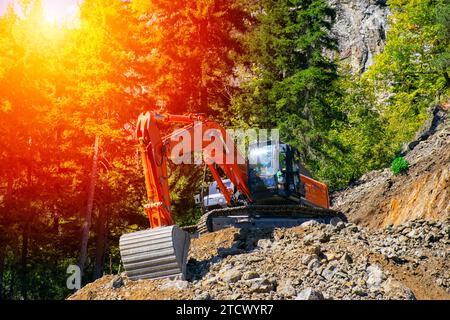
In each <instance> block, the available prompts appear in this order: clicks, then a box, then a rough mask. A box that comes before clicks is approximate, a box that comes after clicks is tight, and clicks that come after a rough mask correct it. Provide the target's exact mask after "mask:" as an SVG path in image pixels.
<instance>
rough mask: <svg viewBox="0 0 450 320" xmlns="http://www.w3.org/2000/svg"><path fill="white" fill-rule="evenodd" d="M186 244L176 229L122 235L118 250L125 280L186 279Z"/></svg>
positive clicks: (187, 240) (186, 237) (187, 238)
mask: <svg viewBox="0 0 450 320" xmlns="http://www.w3.org/2000/svg"><path fill="white" fill-rule="evenodd" d="M189 243H190V236H189V233H187V232H186V231H183V230H181V229H180V228H178V227H177V226H168V227H159V228H155V229H147V230H143V231H138V232H133V233H128V234H124V235H122V236H121V237H120V241H119V248H120V255H121V257H122V263H123V266H124V268H125V271H126V273H127V276H128V278H129V279H131V280H138V279H161V278H181V279H183V280H184V279H186V264H187V255H188V251H189Z"/></svg>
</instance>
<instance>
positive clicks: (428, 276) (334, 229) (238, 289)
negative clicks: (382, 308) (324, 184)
mask: <svg viewBox="0 0 450 320" xmlns="http://www.w3.org/2000/svg"><path fill="white" fill-rule="evenodd" d="M449 233H450V225H449V221H444V222H442V221H425V220H414V221H410V222H408V223H406V224H403V225H400V226H398V227H389V228H386V229H383V230H379V231H370V230H369V229H366V228H363V227H359V226H357V225H355V224H353V223H347V224H345V223H342V222H340V223H338V224H337V225H336V226H333V225H325V224H318V223H316V222H312V221H311V222H307V223H305V224H304V225H302V226H299V227H295V228H290V229H275V230H248V229H240V230H238V229H231V228H230V229H226V230H221V231H218V232H214V233H210V234H206V235H204V236H201V237H200V238H198V239H193V241H192V245H191V250H190V259H189V263H188V271H189V272H188V281H181V280H167V279H166V280H140V281H130V280H128V279H127V278H126V276H125V275H124V274H122V275H121V276H105V277H103V278H101V279H99V280H97V281H95V282H93V283H91V284H89V285H87V286H85V287H84V288H82V289H81V290H79V291H78V292H76V293H75V294H74V295H72V296H71V297H69V299H415V298H418V299H450V274H449V272H448V270H449V268H450V259H448V258H449V253H450V252H449V251H448V247H449V244H450V241H449Z"/></svg>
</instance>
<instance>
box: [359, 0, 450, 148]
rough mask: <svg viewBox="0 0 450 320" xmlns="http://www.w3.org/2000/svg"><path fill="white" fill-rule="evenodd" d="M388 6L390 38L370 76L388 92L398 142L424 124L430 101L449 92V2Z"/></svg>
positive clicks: (418, 0) (400, 0)
mask: <svg viewBox="0 0 450 320" xmlns="http://www.w3.org/2000/svg"><path fill="white" fill-rule="evenodd" d="M389 8H390V10H391V11H392V16H391V17H390V28H389V31H388V33H387V43H386V46H385V48H384V52H383V53H381V54H380V55H378V56H377V57H376V58H375V64H374V65H373V66H371V68H370V69H369V72H368V75H367V76H368V77H369V78H371V79H372V80H373V81H375V82H376V86H377V88H378V92H379V95H380V96H384V97H385V99H384V100H385V109H386V110H385V111H384V114H385V116H386V117H387V118H388V120H389V128H390V130H391V131H392V132H395V139H396V141H397V147H398V146H399V145H400V144H401V143H403V142H405V141H407V140H408V139H411V138H412V136H413V135H414V133H415V132H416V131H417V130H418V129H419V128H420V127H421V126H422V124H423V122H424V121H425V119H426V118H427V111H428V110H429V109H430V107H431V106H432V105H435V104H437V103H439V101H440V100H445V99H447V98H448V96H449V93H450V91H449V90H450V82H449V80H448V79H449V76H448V68H449V65H450V41H449V39H450V37H449V34H450V31H449V30H450V4H449V3H448V1H446V0H438V1H431V0H415V1H405V0H391V1H389Z"/></svg>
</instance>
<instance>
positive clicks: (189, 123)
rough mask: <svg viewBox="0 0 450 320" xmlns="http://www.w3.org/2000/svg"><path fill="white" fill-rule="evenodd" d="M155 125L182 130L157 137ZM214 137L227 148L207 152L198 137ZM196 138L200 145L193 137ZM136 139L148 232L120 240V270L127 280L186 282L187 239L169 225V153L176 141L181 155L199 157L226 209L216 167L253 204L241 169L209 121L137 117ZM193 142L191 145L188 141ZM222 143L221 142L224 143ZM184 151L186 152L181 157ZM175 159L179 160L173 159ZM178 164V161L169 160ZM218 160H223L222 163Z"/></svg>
mask: <svg viewBox="0 0 450 320" xmlns="http://www.w3.org/2000/svg"><path fill="white" fill-rule="evenodd" d="M158 124H183V125H184V126H183V127H182V128H180V129H178V130H176V131H174V132H173V133H172V134H170V135H167V136H164V137H163V136H162V135H161V131H160V129H159V126H158ZM208 130H209V131H210V132H212V133H216V134H217V135H216V137H222V139H225V140H226V141H225V142H228V143H229V145H228V148H227V146H226V144H223V146H224V148H223V150H214V151H213V150H209V149H208V148H207V146H208V145H209V143H210V141H205V140H204V139H203V132H204V131H208ZM198 133H200V139H198V140H200V141H196V139H195V136H196V135H198ZM136 136H137V140H138V143H139V150H140V155H141V160H142V166H143V169H144V177H145V184H146V190H147V198H148V200H149V202H148V203H147V204H146V205H145V212H146V214H147V216H148V219H149V221H150V229H149V230H145V231H139V232H134V233H129V234H125V235H123V236H122V237H121V238H120V243H119V247H120V252H121V256H122V262H123V264H124V267H125V270H126V271H127V274H128V276H129V277H130V278H131V279H145V278H161V277H176V276H179V277H181V278H185V276H186V268H185V265H186V259H187V253H188V250H189V234H188V233H187V232H185V231H183V230H181V229H180V228H178V227H176V226H174V225H173V219H172V212H171V202H170V194H169V182H168V172H167V161H168V160H169V159H172V158H173V157H172V154H173V152H172V151H173V148H175V147H176V146H178V145H179V144H180V137H181V138H183V139H186V137H190V139H188V140H189V141H183V142H184V143H185V144H184V146H186V149H188V150H184V149H183V152H185V153H188V154H192V153H195V152H198V153H201V154H202V158H203V160H204V162H206V163H207V165H208V168H209V169H210V170H211V173H212V175H213V177H214V179H215V180H216V182H217V184H218V186H219V188H220V191H221V192H222V194H223V195H224V197H225V199H226V201H227V203H228V204H229V205H230V206H231V205H232V196H233V192H231V191H230V190H228V189H227V188H226V186H225V185H224V184H223V182H222V179H221V177H220V174H219V172H218V171H217V168H216V166H217V167H220V168H221V169H222V171H223V172H224V173H225V174H226V175H227V176H228V177H229V179H230V180H231V181H232V182H233V184H234V185H235V186H236V188H237V189H238V190H239V192H240V193H241V194H243V195H244V196H245V197H246V198H247V199H248V201H249V202H251V201H252V197H251V194H250V190H249V189H248V187H247V180H246V175H245V171H243V170H242V169H241V168H240V167H239V165H238V164H239V163H245V161H244V159H243V158H242V156H241V155H240V153H239V152H238V150H237V148H236V146H235V145H234V143H233V142H232V141H231V140H230V138H229V137H228V135H227V132H226V130H225V129H224V128H223V127H222V126H220V125H219V124H218V123H217V122H215V121H211V120H208V119H206V118H204V117H203V116H202V115H196V114H191V115H172V114H158V113H155V112H146V113H142V114H141V115H140V116H139V118H138V121H137V126H136ZM193 137H194V139H192V138H193ZM224 137H225V138H224ZM186 151H187V152H186ZM218 151H221V154H222V155H223V157H226V156H227V155H228V154H229V153H230V152H232V155H233V157H234V161H232V162H231V163H227V161H217V159H218V158H219V159H220V157H218V155H217V154H216V153H220V152H218ZM177 156H179V155H178V154H176V155H175V157H177ZM172 160H179V159H172ZM222 160H224V159H223V158H222Z"/></svg>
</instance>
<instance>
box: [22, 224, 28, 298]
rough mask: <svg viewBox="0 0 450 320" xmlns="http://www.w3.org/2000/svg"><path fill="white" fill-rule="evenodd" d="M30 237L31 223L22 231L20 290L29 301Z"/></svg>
mask: <svg viewBox="0 0 450 320" xmlns="http://www.w3.org/2000/svg"><path fill="white" fill-rule="evenodd" d="M29 237H30V223H29V221H27V222H25V225H24V227H23V231H22V257H21V261H20V290H21V293H22V297H23V299H24V300H27V296H28V286H27V282H28V281H27V262H28V261H27V257H28V240H29Z"/></svg>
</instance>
